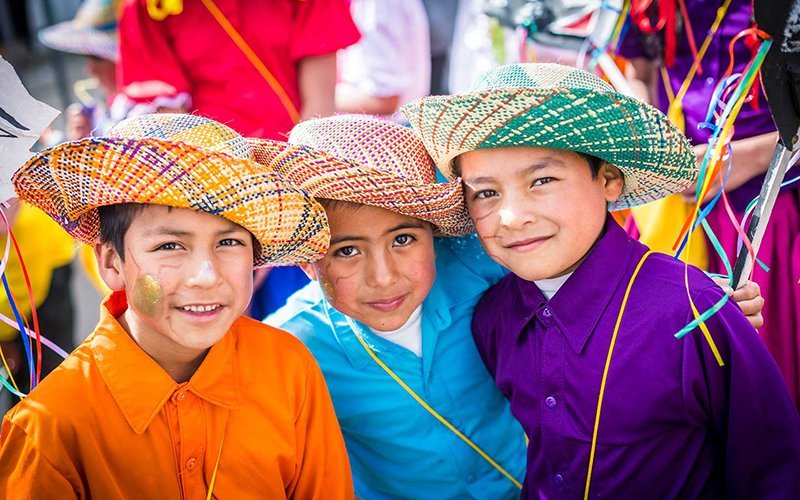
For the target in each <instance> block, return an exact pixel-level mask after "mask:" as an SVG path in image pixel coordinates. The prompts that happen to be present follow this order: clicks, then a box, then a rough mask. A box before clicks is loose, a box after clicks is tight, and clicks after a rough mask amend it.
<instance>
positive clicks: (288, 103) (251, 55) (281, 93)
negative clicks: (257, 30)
mask: <svg viewBox="0 0 800 500" xmlns="http://www.w3.org/2000/svg"><path fill="white" fill-rule="evenodd" d="M200 1H201V2H203V5H205V7H206V9H208V11H209V12H210V13H211V15H212V16H214V19H216V21H217V22H218V23H219V25H220V26H221V27H222V29H223V30H225V33H227V34H228V36H229V37H230V38H231V40H233V43H235V44H236V46H238V47H239V49H240V50H241V51H242V53H243V54H244V55H245V57H247V59H248V60H249V61H250V63H251V64H252V65H253V67H255V69H256V71H258V72H259V74H261V76H262V77H263V78H264V80H266V82H267V84H268V85H269V86H270V88H272V91H273V92H275V95H277V96H278V99H280V101H281V104H283V107H284V108H285V109H286V112H287V113H288V114H289V117H290V118H291V119H292V123H297V122H298V121H300V113H298V111H297V108H296V107H295V105H294V103H293V102H292V100H291V99H290V98H289V95H288V94H287V93H286V90H285V89H284V88H283V86H281V84H280V82H279V81H278V80H277V79H276V78H275V76H274V75H273V74H272V73H271V72H270V71H269V69H268V68H267V66H266V65H265V64H264V63H263V62H262V61H261V59H259V57H258V55H256V53H255V52H254V51H253V49H252V48H250V45H248V44H247V42H246V41H245V39H244V38H242V35H240V34H239V32H238V31H236V28H234V27H233V25H232V24H231V23H230V21H228V18H226V17H225V14H223V13H222V11H220V10H219V8H218V7H217V5H216V4H215V3H214V0H200Z"/></svg>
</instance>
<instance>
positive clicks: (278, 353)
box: [231, 316, 311, 364]
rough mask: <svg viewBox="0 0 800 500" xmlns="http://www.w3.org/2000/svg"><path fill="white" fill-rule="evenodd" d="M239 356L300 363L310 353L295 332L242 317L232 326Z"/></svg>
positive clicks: (249, 358)
mask: <svg viewBox="0 0 800 500" xmlns="http://www.w3.org/2000/svg"><path fill="white" fill-rule="evenodd" d="M231 332H232V333H234V334H235V339H236V345H237V350H238V351H239V356H240V358H243V359H244V360H249V361H252V362H255V363H267V362H269V363H278V362H279V363H298V362H299V363H301V364H305V363H308V361H309V360H310V359H311V354H310V353H309V352H308V349H307V348H306V347H305V345H303V343H302V342H301V341H300V340H299V339H297V338H296V337H295V336H294V335H292V334H291V333H289V332H287V331H286V330H283V329H281V328H277V327H275V326H271V325H268V324H265V323H262V322H260V321H256V320H254V319H252V318H247V317H244V316H242V317H240V318H239V319H237V320H236V321H235V322H234V323H233V326H232V327H231Z"/></svg>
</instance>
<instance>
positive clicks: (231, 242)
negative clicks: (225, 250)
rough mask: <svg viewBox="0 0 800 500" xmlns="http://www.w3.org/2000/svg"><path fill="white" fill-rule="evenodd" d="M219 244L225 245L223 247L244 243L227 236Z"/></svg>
mask: <svg viewBox="0 0 800 500" xmlns="http://www.w3.org/2000/svg"><path fill="white" fill-rule="evenodd" d="M219 245H220V246H223V247H235V246H240V245H244V243H243V242H242V241H240V240H237V239H234V238H225V239H224V240H222V241H220V242H219Z"/></svg>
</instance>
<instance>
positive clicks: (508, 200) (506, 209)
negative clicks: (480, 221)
mask: <svg viewBox="0 0 800 500" xmlns="http://www.w3.org/2000/svg"><path fill="white" fill-rule="evenodd" d="M501 203H502V204H501V206H500V208H499V209H498V211H497V215H498V216H499V217H500V224H501V225H502V226H503V228H505V229H509V230H517V229H522V228H523V227H524V226H525V225H526V224H528V223H530V222H533V221H534V216H533V214H532V212H531V210H530V207H528V204H527V203H526V200H525V198H524V197H523V196H521V195H518V194H516V193H507V194H506V195H505V196H503V198H502V202H501Z"/></svg>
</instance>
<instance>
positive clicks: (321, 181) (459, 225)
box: [252, 115, 473, 236]
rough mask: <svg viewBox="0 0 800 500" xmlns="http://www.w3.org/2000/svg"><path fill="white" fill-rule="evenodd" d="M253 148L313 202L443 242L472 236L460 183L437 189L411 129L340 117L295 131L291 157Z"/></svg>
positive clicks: (307, 123) (377, 120) (428, 161)
mask: <svg viewBox="0 0 800 500" xmlns="http://www.w3.org/2000/svg"><path fill="white" fill-rule="evenodd" d="M252 141H253V143H254V144H253V149H254V152H255V154H256V159H257V160H259V161H266V162H270V163H272V164H274V165H275V169H276V170H277V171H278V172H279V173H280V174H281V175H282V176H284V177H285V178H286V179H287V180H289V181H291V182H293V183H295V184H297V185H298V186H300V187H302V188H303V189H305V190H306V191H308V192H309V193H310V194H311V195H312V196H314V197H315V198H327V199H331V200H339V201H348V202H352V203H360V204H363V205H371V206H375V207H380V208H384V209H386V210H391V211H393V212H397V213H399V214H403V215H407V216H409V217H414V218H416V219H421V220H424V221H428V222H430V223H431V224H432V225H433V226H434V231H435V233H436V234H437V235H440V236H459V235H465V234H469V233H470V232H472V230H473V229H472V222H471V221H470V219H469V215H468V213H467V210H466V206H465V205H464V199H463V191H462V187H461V182H450V183H445V184H441V183H437V182H436V168H435V167H434V165H433V162H432V161H431V158H430V156H429V155H428V153H427V152H426V151H425V146H424V145H423V144H422V142H420V140H419V138H418V137H417V135H416V134H415V133H414V132H413V131H412V130H411V129H409V128H407V127H404V126H402V125H399V124H397V123H394V122H391V121H387V120H383V119H380V118H377V117H373V116H366V115H338V116H331V117H327V118H319V119H315V120H309V121H305V122H302V123H300V124H298V125H296V126H295V127H294V128H293V129H292V132H291V134H290V136H289V142H290V143H291V144H294V145H296V148H295V149H294V150H276V149H275V148H274V147H269V146H268V145H267V146H266V147H265V146H264V145H263V144H260V142H259V141H258V140H255V139H254V140H252Z"/></svg>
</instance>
